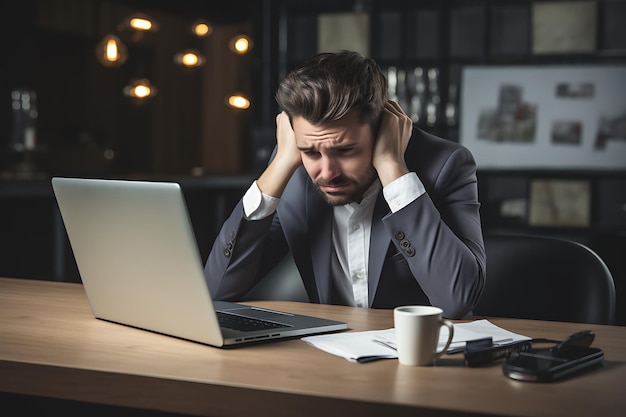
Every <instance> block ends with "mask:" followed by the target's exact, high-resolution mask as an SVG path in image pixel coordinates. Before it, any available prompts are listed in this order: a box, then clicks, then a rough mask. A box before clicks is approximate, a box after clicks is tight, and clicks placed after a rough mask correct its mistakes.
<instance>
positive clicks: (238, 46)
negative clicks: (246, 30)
mask: <svg viewBox="0 0 626 417" xmlns="http://www.w3.org/2000/svg"><path fill="white" fill-rule="evenodd" d="M253 45H254V42H252V39H250V37H248V36H246V35H237V36H234V37H233V38H232V39H231V40H230V43H229V47H230V50H231V51H233V52H234V53H236V54H239V55H243V54H245V53H247V52H248V51H249V50H250V49H252V46H253Z"/></svg>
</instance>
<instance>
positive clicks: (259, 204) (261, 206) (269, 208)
mask: <svg viewBox="0 0 626 417" xmlns="http://www.w3.org/2000/svg"><path fill="white" fill-rule="evenodd" d="M279 201H280V199H279V198H276V197H272V196H269V195H267V194H263V193H262V192H261V190H260V189H259V186H258V185H257V183H256V181H254V182H253V183H252V185H251V186H250V188H248V191H246V194H245V195H244V196H243V211H244V214H245V215H246V220H261V219H264V218H266V217H267V216H269V215H271V214H274V212H275V211H276V207H277V206H278V202H279Z"/></svg>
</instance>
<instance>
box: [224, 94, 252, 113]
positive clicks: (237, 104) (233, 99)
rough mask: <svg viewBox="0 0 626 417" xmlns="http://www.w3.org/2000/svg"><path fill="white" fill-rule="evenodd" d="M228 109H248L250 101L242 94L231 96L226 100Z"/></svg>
mask: <svg viewBox="0 0 626 417" xmlns="http://www.w3.org/2000/svg"><path fill="white" fill-rule="evenodd" d="M226 102H227V103H228V105H229V106H230V107H233V108H235V109H244V110H245V109H247V108H248V107H250V100H248V98H247V97H245V96H244V95H242V94H233V95H231V96H229V97H228V99H227V100H226Z"/></svg>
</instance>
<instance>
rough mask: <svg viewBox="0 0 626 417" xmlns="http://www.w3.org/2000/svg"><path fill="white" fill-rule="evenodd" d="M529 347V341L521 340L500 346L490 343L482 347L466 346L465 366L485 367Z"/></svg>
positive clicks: (530, 345)
mask: <svg viewBox="0 0 626 417" xmlns="http://www.w3.org/2000/svg"><path fill="white" fill-rule="evenodd" d="M468 343H469V342H468ZM531 347H532V341H531V340H521V341H517V342H513V343H506V344H501V345H493V344H491V343H489V344H488V345H484V346H471V345H468V346H466V349H465V364H466V365H467V366H470V367H477V366H482V365H487V364H490V363H492V362H494V361H497V360H499V359H503V358H508V357H509V356H510V355H511V354H512V353H513V352H523V351H527V350H530V349H531Z"/></svg>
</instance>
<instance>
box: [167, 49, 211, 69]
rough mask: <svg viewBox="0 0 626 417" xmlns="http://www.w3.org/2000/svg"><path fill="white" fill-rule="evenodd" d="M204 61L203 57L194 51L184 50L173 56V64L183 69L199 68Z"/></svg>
mask: <svg viewBox="0 0 626 417" xmlns="http://www.w3.org/2000/svg"><path fill="white" fill-rule="evenodd" d="M204 61H205V59H204V56H202V55H201V54H200V52H198V51H197V50H195V49H186V50H184V51H182V52H179V53H177V54H176V55H174V62H175V63H177V64H178V65H183V66H185V67H200V66H202V65H204Z"/></svg>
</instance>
